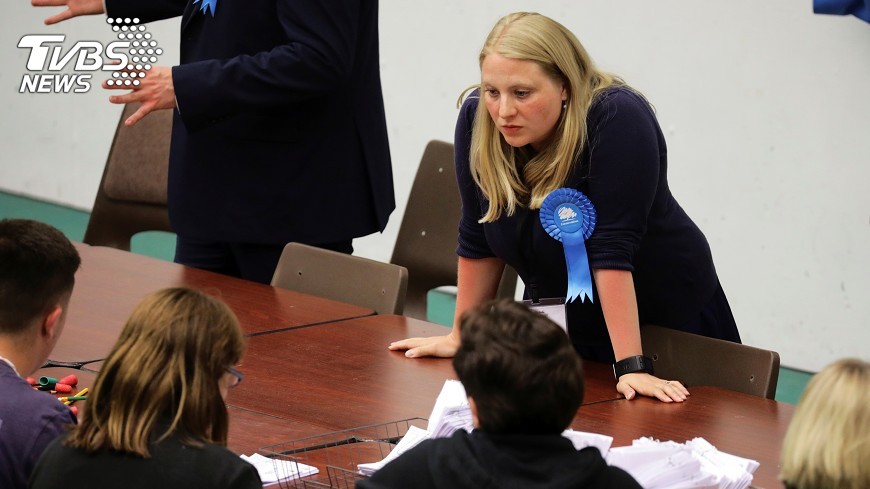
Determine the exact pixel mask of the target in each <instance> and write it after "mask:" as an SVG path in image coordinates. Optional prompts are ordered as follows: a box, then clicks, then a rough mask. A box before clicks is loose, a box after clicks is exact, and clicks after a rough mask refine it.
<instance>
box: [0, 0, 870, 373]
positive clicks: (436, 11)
mask: <svg viewBox="0 0 870 489" xmlns="http://www.w3.org/2000/svg"><path fill="white" fill-rule="evenodd" d="M28 3H29V2H24V1H21V2H14V3H12V4H11V5H7V6H6V8H5V12H4V20H3V21H2V23H3V29H0V66H2V71H0V101H2V102H0V108H2V113H0V135H2V156H0V188H2V189H3V190H6V191H11V192H15V193H21V194H26V195H31V196H34V197H37V198H41V199H46V200H51V201H56V202H60V203H64V204H68V205H72V206H75V207H79V208H83V209H87V208H89V207H90V205H91V203H92V201H93V196H94V194H95V192H96V187H97V184H98V182H99V178H100V173H101V171H102V167H103V163H104V161H105V157H106V154H107V152H108V147H109V144H110V141H111V136H112V132H113V129H114V125H115V124H116V121H117V117H118V115H119V113H120V111H119V109H118V108H117V107H113V106H111V105H110V104H108V103H107V102H106V94H105V93H102V91H101V90H98V89H95V90H93V91H92V93H89V94H79V95H21V94H18V93H17V91H18V85H19V84H20V81H21V76H22V75H23V73H24V63H25V58H26V52H25V51H24V50H21V49H18V48H16V45H17V43H18V39H19V38H20V37H21V36H22V35H24V34H38V33H64V34H67V35H69V36H70V37H71V38H76V39H91V38H96V39H109V38H111V35H110V34H108V32H107V30H106V27H105V24H103V20H102V19H77V21H75V22H70V23H66V24H62V25H60V26H55V27H51V28H48V27H44V26H42V24H41V20H42V18H44V17H45V16H47V13H46V11H45V9H42V10H38V9H35V8H32V7H30V6H29V5H28ZM811 4H812V2H811V0H803V1H794V0H769V1H766V2H757V1H752V0H736V1H731V2H691V1H688V0H657V1H649V0H627V1H623V2H612V1H610V0H583V1H578V0H539V1H535V2H531V1H506V0H500V1H497V0H482V1H478V2H468V1H464V0H445V1H438V2H435V1H406V0H382V2H381V56H382V57H381V67H382V73H383V84H384V92H385V96H386V105H387V118H388V124H389V130H390V144H391V149H392V154H393V164H394V174H395V180H396V189H397V200H398V201H399V202H400V206H399V208H398V209H397V211H396V212H395V213H394V214H393V219H392V221H391V223H390V225H389V226H388V228H387V231H386V232H385V233H384V234H383V235H376V236H372V237H368V238H364V239H362V240H358V241H357V242H356V247H357V250H358V253H359V254H361V255H365V256H369V257H373V258H377V259H382V260H386V259H388V258H389V255H390V252H391V250H392V244H393V242H394V241H395V235H396V233H397V229H398V224H399V220H400V217H401V215H402V212H403V203H404V202H405V200H406V199H407V196H408V192H409V188H410V185H411V182H412V180H413V175H414V172H415V170H416V165H417V163H418V161H419V158H420V155H421V154H422V151H423V147H424V146H425V144H426V142H427V141H428V140H430V139H442V140H447V141H451V140H452V137H453V123H454V121H455V117H456V109H455V106H454V104H455V100H456V97H457V96H458V94H459V92H460V91H461V90H462V89H463V88H465V87H466V86H468V85H470V84H472V83H474V82H475V81H476V79H477V76H478V71H477V66H476V57H477V51H478V49H479V48H480V45H481V43H482V42H483V38H484V36H485V35H486V33H487V32H488V30H489V28H490V27H491V25H492V24H493V23H494V22H495V20H496V19H497V18H498V17H500V16H501V15H503V14H505V13H508V12H509V11H514V10H523V9H528V10H536V11H539V12H542V13H544V14H547V15H550V16H552V17H554V18H556V19H557V20H559V21H561V22H562V23H564V24H565V25H566V26H568V27H569V28H571V29H572V30H573V31H574V32H575V33H577V35H578V36H579V37H580V39H581V41H582V42H583V43H584V44H585V45H586V47H587V49H588V50H589V51H590V53H591V54H592V55H593V57H594V58H595V59H596V61H597V62H598V64H599V65H601V66H602V67H604V68H605V69H608V70H611V71H614V72H617V73H620V74H621V75H623V76H624V77H625V78H626V79H627V80H628V81H629V82H630V83H632V84H633V85H634V86H635V87H637V88H639V89H640V90H642V91H643V92H644V93H645V94H646V95H647V96H648V97H649V99H650V100H651V101H652V102H653V103H654V105H655V106H656V108H657V111H658V115H659V119H660V122H661V125H662V127H663V128H664V130H665V133H666V136H667V138H668V145H669V149H670V181H671V187H672V189H673V191H674V193H675V195H676V196H677V198H678V199H679V201H680V203H681V204H682V205H683V207H684V208H686V210H687V211H688V212H689V214H690V215H691V216H693V218H694V219H695V220H696V221H697V222H698V224H699V225H700V226H701V228H702V229H703V230H704V232H705V233H706V234H707V236H708V238H709V240H710V243H711V245H712V247H713V251H714V256H715V258H716V263H717V267H718V270H719V275H720V278H721V280H722V283H723V286H724V287H725V290H726V292H727V294H728V297H729V299H730V301H731V304H732V308H733V310H734V314H735V316H736V318H737V321H738V324H739V326H740V328H741V331H742V334H743V339H744V342H746V343H750V344H753V345H756V346H760V347H764V348H769V349H774V350H777V351H779V352H780V354H781V356H782V361H783V364H784V365H788V366H793V367H797V368H803V369H807V370H818V369H820V368H821V367H822V366H824V365H825V364H827V363H828V362H830V361H832V360H833V359H835V358H837V357H841V356H845V355H853V356H862V357H864V358H868V357H870V346H868V345H870V301H868V300H867V298H868V297H870V193H868V184H867V182H868V181H870V165H868V163H870V89H868V87H870V24H866V23H864V22H861V21H860V20H858V19H856V18H853V17H831V16H819V15H813V14H812V6H811ZM176 31H177V23H176V22H174V21H165V22H161V23H158V24H155V25H152V26H149V32H152V33H154V36H155V39H158V40H159V41H160V44H161V45H162V46H164V47H165V48H167V55H165V56H164V57H163V58H162V60H161V61H163V62H167V61H168V62H174V59H173V58H175V59H177V49H175V46H177V42H178V36H177V34H176Z"/></svg>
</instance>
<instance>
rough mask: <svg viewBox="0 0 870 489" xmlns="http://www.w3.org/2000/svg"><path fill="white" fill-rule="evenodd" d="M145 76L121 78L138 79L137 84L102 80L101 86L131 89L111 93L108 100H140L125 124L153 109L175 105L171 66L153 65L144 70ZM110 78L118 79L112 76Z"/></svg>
mask: <svg viewBox="0 0 870 489" xmlns="http://www.w3.org/2000/svg"><path fill="white" fill-rule="evenodd" d="M121 71H125V72H127V73H128V74H131V75H133V74H135V75H138V74H139V73H140V72H138V71H135V70H133V71H129V70H126V69H125V70H121ZM144 73H145V77H144V78H142V77H138V76H136V77H132V78H126V79H121V80H138V81H139V85H129V86H128V85H122V84H112V85H109V84H108V80H107V81H104V82H103V88H106V89H110V90H132V92H130V93H126V94H124V95H112V96H111V97H109V102H112V103H113V104H127V103H130V102H140V103H141V104H142V106H141V107H139V110H137V111H136V112H134V113H133V115H131V116H130V117H128V118H127V120H126V121H124V124H125V125H127V126H132V125H133V124H135V123H137V122H139V121H140V120H142V118H143V117H145V116H146V115H148V114H150V113H151V112H153V111H155V110H160V109H172V108H174V107H175V85H173V83H172V68H168V67H165V66H153V67H151V69H150V70H148V71H146V72H144ZM112 80H118V78H113V79H112Z"/></svg>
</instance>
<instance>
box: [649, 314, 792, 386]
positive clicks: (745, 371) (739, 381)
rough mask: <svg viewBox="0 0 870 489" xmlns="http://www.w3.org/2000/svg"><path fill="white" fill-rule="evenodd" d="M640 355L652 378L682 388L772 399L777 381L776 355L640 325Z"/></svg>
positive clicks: (745, 346)
mask: <svg viewBox="0 0 870 489" xmlns="http://www.w3.org/2000/svg"><path fill="white" fill-rule="evenodd" d="M640 335H641V341H642V343H643V352H644V354H645V355H646V356H647V357H649V358H651V359H652V361H653V368H654V369H655V375H656V377H659V378H662V379H666V380H679V381H680V382H682V383H683V385H685V386H686V387H691V386H693V385H711V386H716V387H723V388H725V389H731V390H734V391H738V392H743V393H746V394H752V395H754V396H759V397H765V398H767V399H773V398H774V396H775V394H776V383H777V380H778V378H779V354H778V353H777V352H775V351H770V350H763V349H761V348H755V347H752V346H749V345H741V344H740V343H733V342H730V341H725V340H719V339H715V338H708V337H706V336H700V335H696V334H692V333H686V332H683V331H677V330H674V329H669V328H663V327H660V326H653V325H649V324H647V325H644V326H642V327H641V330H640Z"/></svg>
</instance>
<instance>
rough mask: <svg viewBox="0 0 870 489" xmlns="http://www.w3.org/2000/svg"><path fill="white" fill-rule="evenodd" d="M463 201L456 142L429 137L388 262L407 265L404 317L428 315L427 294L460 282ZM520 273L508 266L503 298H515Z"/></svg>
mask: <svg viewBox="0 0 870 489" xmlns="http://www.w3.org/2000/svg"><path fill="white" fill-rule="evenodd" d="M461 210H462V203H461V201H460V199H459V189H458V187H457V184H456V170H455V167H454V164H453V145H452V144H451V143H446V142H443V141H430V142H429V144H428V145H427V146H426V149H425V151H424V152H423V157H422V159H421V160H420V166H419V167H418V169H417V175H416V176H415V177H414V184H413V186H412V187H411V195H410V196H409V197H408V203H407V206H406V207H405V215H404V216H403V218H402V224H401V226H400V227H399V235H398V236H397V238H396V245H395V247H394V248H393V256H392V258H390V263H395V264H397V265H401V266H403V267H405V268H407V269H408V273H409V278H408V297H407V300H406V303H405V315H406V316H411V317H415V318H419V319H426V294H427V292H428V291H429V290H430V289H434V288H436V287H440V286H442V285H456V261H457V258H456V245H457V242H458V238H459V216H460V213H461ZM516 281H517V274H516V272H515V271H514V270H513V269H512V268H510V267H505V272H504V274H503V275H502V281H501V284H500V285H499V293H498V296H499V297H513V296H514V291H515V290H516Z"/></svg>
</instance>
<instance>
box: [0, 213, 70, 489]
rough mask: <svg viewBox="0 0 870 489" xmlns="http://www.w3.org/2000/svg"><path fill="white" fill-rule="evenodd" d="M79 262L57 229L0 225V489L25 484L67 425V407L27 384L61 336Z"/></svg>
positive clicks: (23, 224)
mask: <svg viewBox="0 0 870 489" xmlns="http://www.w3.org/2000/svg"><path fill="white" fill-rule="evenodd" d="M80 263H81V259H80V258H79V254H78V252H77V251H76V249H75V248H74V247H73V245H72V243H70V242H69V240H68V239H67V238H66V236H64V235H63V233H61V232H60V231H58V230H57V229H55V228H53V227H51V226H49V225H47V224H43V223H41V222H36V221H29V220H22V219H5V220H3V221H0V394H2V395H0V487H2V488H3V489H20V488H24V487H27V479H28V477H30V473H31V471H32V470H33V467H34V466H35V465H36V461H37V459H38V458H39V456H40V455H41V454H42V452H43V450H45V447H47V446H48V445H49V444H50V443H51V442H52V441H53V440H54V439H55V438H57V437H58V436H60V434H61V433H63V430H64V428H65V427H66V426H67V425H69V424H71V423H75V416H73V414H72V412H71V411H70V410H69V408H68V407H67V406H65V405H63V404H62V403H60V402H58V401H57V399H55V398H54V397H52V396H51V395H49V394H48V393H45V392H39V391H35V390H33V388H32V387H31V386H30V384H28V383H27V381H25V380H24V378H23V377H26V376H28V375H30V374H32V373H33V372H34V371H36V370H37V369H38V368H39V367H41V366H42V364H43V363H45V360H46V359H47V358H48V355H49V353H51V350H52V349H53V348H54V345H55V344H56V343H57V340H58V338H59V337H60V334H61V332H62V331H63V323H64V320H65V319H66V311H67V306H68V304H69V299H70V295H71V294H72V289H73V284H74V282H75V273H76V270H78V268H79V265H80Z"/></svg>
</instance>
